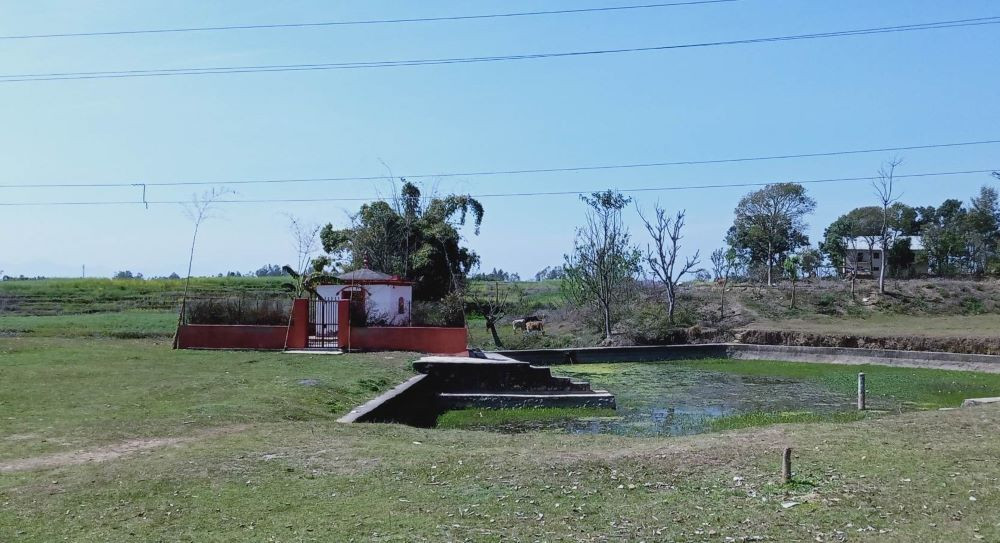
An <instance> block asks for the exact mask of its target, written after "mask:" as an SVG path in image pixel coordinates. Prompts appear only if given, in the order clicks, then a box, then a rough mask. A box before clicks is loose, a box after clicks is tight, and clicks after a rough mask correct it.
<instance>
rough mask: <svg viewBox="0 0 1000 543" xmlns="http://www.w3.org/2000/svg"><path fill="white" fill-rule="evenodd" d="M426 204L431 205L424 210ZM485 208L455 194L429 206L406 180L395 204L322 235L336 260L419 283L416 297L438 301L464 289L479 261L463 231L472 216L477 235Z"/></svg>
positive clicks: (369, 210) (363, 212) (366, 210)
mask: <svg viewBox="0 0 1000 543" xmlns="http://www.w3.org/2000/svg"><path fill="white" fill-rule="evenodd" d="M425 200H427V201H426V205H424V203H425ZM483 213H484V211H483V206H482V204H480V203H479V201H478V200H476V199H474V198H472V197H471V196H468V195H457V194H452V195H448V196H443V197H434V198H430V199H429V200H428V199H426V198H424V197H423V196H421V193H420V189H419V188H418V187H417V186H416V185H414V184H413V183H410V182H408V181H405V180H403V185H402V187H401V189H400V191H399V192H398V193H397V194H395V195H394V196H393V198H392V200H391V202H387V201H377V202H372V203H366V204H363V205H362V206H361V209H360V210H359V211H358V213H357V214H356V215H354V216H352V217H351V225H350V226H349V227H347V228H342V229H337V228H334V227H333V225H332V224H327V225H326V226H325V227H323V229H322V230H321V231H320V241H321V242H322V244H323V250H324V251H325V252H326V253H327V254H329V255H331V256H333V257H334V258H335V259H336V260H339V261H342V262H346V263H347V264H348V265H349V266H351V267H353V268H359V267H361V266H362V265H364V263H365V262H366V261H367V262H368V264H369V266H370V267H371V268H373V269H376V270H378V271H381V272H384V273H390V274H394V275H399V276H401V277H405V278H407V279H411V280H413V281H415V282H416V284H415V285H414V292H413V295H414V297H416V298H417V299H420V300H437V299H441V298H443V297H444V296H445V295H446V294H448V293H450V292H454V291H457V290H459V289H461V288H462V285H463V284H464V282H465V277H466V275H467V274H468V273H469V271H471V270H472V269H473V268H474V267H475V266H476V265H477V264H478V263H479V256H478V255H477V254H476V253H475V252H473V251H471V250H469V249H468V248H467V247H464V246H463V245H462V234H461V231H460V230H461V227H462V226H464V225H466V222H467V220H468V219H469V217H470V216H471V219H472V225H473V227H474V232H475V234H478V233H479V227H480V225H481V224H482V221H483Z"/></svg>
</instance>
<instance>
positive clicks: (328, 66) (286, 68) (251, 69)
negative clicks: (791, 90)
mask: <svg viewBox="0 0 1000 543" xmlns="http://www.w3.org/2000/svg"><path fill="white" fill-rule="evenodd" d="M995 24H1000V16H990V17H979V18H974V19H958V20H952V21H935V22H930V23H916V24H909V25H897V26H884V27H874V28H863V29H854V30H840V31H833V32H821V33H814V34H796V35H789V36H771V37H764V38H748V39H739V40H724V41H712V42H698V43H684V44H672V45H658V46H651V47H626V48H617V49H592V50H584V51H566V52H555V53H527V54H516V55H495V56H485V57H453V58H428V59H407V60H378V61H361V62H331V63H315V64H272V65H247V66H212V67H202V68H190V67H189V68H157V69H137V70H107V71H89V72H49V73H25V74H3V75H0V83H17V82H28V81H66V80H82V79H121V78H134V77H165V76H178V75H210V74H237V73H258V72H297V71H321V70H346V69H365V68H396V67H404V66H432V65H446V64H474V63H487V62H505V61H518V60H537V59H549V58H568V57H584V56H594V55H616V54H625V53H643V52H657V51H669V50H677V49H693V48H702V47H720V46H732V45H747V44H757V43H769V42H782V41H796V40H810V39H821V38H836V37H845V36H861V35H871V34H886V33H897V32H912V31H918V30H936V29H945V28H960V27H970V26H982V25H995Z"/></svg>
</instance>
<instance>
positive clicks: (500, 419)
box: [437, 407, 615, 429]
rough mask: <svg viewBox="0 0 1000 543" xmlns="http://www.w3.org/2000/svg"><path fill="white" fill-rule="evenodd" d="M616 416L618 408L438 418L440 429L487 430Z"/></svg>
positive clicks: (478, 412)
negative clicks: (485, 428)
mask: <svg viewBox="0 0 1000 543" xmlns="http://www.w3.org/2000/svg"><path fill="white" fill-rule="evenodd" d="M613 416H615V410H614V409H598V408H569V407H539V408H534V409H456V410H454V411H446V412H445V413H443V414H442V415H441V416H440V417H438V420H437V427H438V428H442V429H456V428H484V427H498V426H503V425H518V424H525V423H544V422H556V421H563V420H570V419H582V418H591V417H613Z"/></svg>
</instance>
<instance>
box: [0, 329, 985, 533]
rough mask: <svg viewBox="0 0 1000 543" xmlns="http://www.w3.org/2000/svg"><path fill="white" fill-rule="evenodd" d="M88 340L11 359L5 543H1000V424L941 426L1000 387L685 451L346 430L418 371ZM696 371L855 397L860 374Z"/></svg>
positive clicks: (968, 419)
mask: <svg viewBox="0 0 1000 543" xmlns="http://www.w3.org/2000/svg"><path fill="white" fill-rule="evenodd" d="M88 318H93V316H87V317H86V318H81V319H72V318H68V317H56V318H55V319H62V320H60V321H58V324H43V323H46V322H47V321H45V320H41V321H37V322H36V321H33V322H32V326H35V327H36V329H40V330H45V332H44V334H42V333H36V334H35V335H31V334H26V335H17V336H13V337H0V407H2V409H3V413H4V415H3V417H2V418H0V503H2V504H3V507H2V508H0V541H46V542H47V541H53V540H70V541H120V540H140V541H143V540H164V541H184V540H197V541H233V540H261V541H269V540H270V541H329V540H331V539H335V540H338V541H440V540H469V541H500V540H512V541H535V540H550V541H559V540H562V541H605V540H647V541H656V540H679V541H703V540H712V541H715V540H718V541H725V540H726V538H731V540H734V541H739V540H741V538H742V540H744V541H749V540H762V539H759V538H764V539H766V540H772V541H787V540H810V541H812V540H816V538H819V539H820V540H823V541H837V540H843V539H845V538H846V539H847V540H852V541H858V540H860V541H866V540H910V541H917V540H924V541H932V540H948V539H955V540H976V536H981V537H982V538H984V540H986V541H990V540H996V539H998V538H1000V524H998V521H997V519H996V515H995V512H996V511H997V510H998V508H1000V486H998V484H997V480H998V479H1000V466H998V465H997V464H996V463H995V462H989V461H985V460H984V459H989V458H995V457H997V455H998V454H1000V409H996V408H992V407H983V408H977V409H958V410H951V411H938V410H936V409H934V407H937V406H954V405H955V404H956V402H958V401H959V399H960V398H961V397H962V396H964V395H966V394H979V393H982V392H986V391H988V390H987V389H989V387H994V386H997V383H994V381H996V380H998V379H1000V376H994V375H986V376H978V375H977V374H964V373H952V372H929V373H924V372H923V371H921V370H905V371H909V372H910V374H911V375H920V376H924V377H923V378H919V379H908V378H906V376H905V375H899V376H896V378H893V379H891V380H889V379H888V377H885V378H883V377H879V378H878V379H875V378H873V382H891V383H892V388H891V394H893V395H896V396H904V395H905V396H912V397H913V398H914V401H915V402H917V403H920V404H921V406H920V407H926V408H930V409H928V410H914V411H909V412H904V413H902V414H893V415H886V416H878V417H870V418H865V419H863V420H858V421H855V422H844V421H837V422H829V421H824V420H822V419H821V420H818V421H816V422H809V423H801V424H798V423H797V424H778V425H768V426H764V427H750V428H742V429H736V430H729V431H723V432H713V433H707V434H700V435H691V436H682V437H663V436H645V437H642V436H638V437H637V436H621V435H606V434H595V435H574V434H567V433H562V432H526V433H520V434H515V435H510V434H500V433H495V432H486V431H470V430H460V429H450V430H445V429H420V428H411V427H405V426H399V425H382V424H379V425H367V424H359V425H343V424H339V423H336V422H335V419H336V418H337V417H339V416H340V415H342V414H344V413H346V412H347V411H348V410H349V409H350V408H351V407H353V406H355V405H358V404H360V403H362V402H364V401H366V400H367V399H369V398H371V397H373V396H375V395H377V394H378V393H379V392H380V391H382V390H385V389H387V388H388V387H391V386H393V385H395V384H396V383H398V382H400V381H402V380H403V379H405V378H406V377H407V376H409V375H411V374H412V372H411V370H410V369H409V362H410V361H411V360H412V359H413V358H414V355H409V354H405V353H378V354H351V355H341V356H315V355H314V356H298V355H286V354H280V353H254V352H236V351H220V352H205V351H172V350H170V348H169V340H168V339H167V338H158V337H147V338H141V339H120V338H114V337H87V335H88V334H83V333H81V332H80V330H81V329H86V328H88V327H91V328H93V327H95V326H97V325H95V324H94V321H92V320H91V321H88V320H87V319H88ZM102 318H103V317H102ZM42 319H49V317H44V318H42ZM98 328H101V329H102V330H104V331H105V332H106V331H107V330H110V329H112V328H114V324H113V323H112V322H108V321H104V322H102V323H101V324H100V325H99V326H98ZM60 330H62V331H63V332H64V333H66V334H67V335H69V336H75V337H55V336H56V335H57V333H58V331H60ZM102 333H103V332H102ZM685 364H688V365H690V366H691V367H697V366H698V365H699V364H700V365H701V367H702V368H703V369H706V368H708V369H711V370H712V371H719V372H729V371H755V372H758V373H763V374H766V375H769V376H775V375H782V376H784V377H785V378H796V379H805V378H809V379H818V380H824V379H832V382H834V383H835V382H837V380H838V379H840V377H837V376H838V375H841V374H843V375H849V374H850V373H852V372H854V371H855V369H856V368H850V367H846V368H845V367H837V368H832V369H829V370H828V369H826V368H827V367H826V366H821V365H805V364H791V365H790V364H785V363H767V364H761V365H759V366H754V367H756V368H757V369H754V370H750V369H748V368H752V367H750V366H740V365H737V366H730V365H729V363H727V362H724V361H720V362H691V363H685ZM588 367H589V368H590V371H591V373H594V372H597V373H600V372H602V371H603V372H605V375H607V377H605V379H606V380H608V379H613V372H611V369H609V368H604V367H602V366H601V365H593V366H577V367H575V368H574V369H576V370H579V371H583V372H586V371H587V369H588ZM740 368H743V369H740ZM879 370H880V369H877V368H871V369H870V370H869V371H871V372H872V373H873V374H876V373H877V372H878V371H879ZM881 370H885V368H881ZM890 373H891V372H886V373H885V375H890ZM594 379H595V381H596V380H597V379H596V373H595V377H594ZM832 386H839V385H836V384H834V385H832ZM770 422H774V421H773V420H757V421H748V422H747V421H744V422H743V423H742V425H747V424H749V425H757V424H766V423H770ZM785 446H791V447H793V448H794V449H795V458H794V462H795V477H794V480H793V482H792V483H791V484H789V485H782V484H779V481H778V469H779V461H780V451H781V449H782V448H783V447H785ZM970 498H974V500H973V499H970ZM792 502H794V503H795V504H794V505H788V506H787V508H786V507H785V506H783V505H782V504H789V503H792Z"/></svg>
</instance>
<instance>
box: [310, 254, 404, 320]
mask: <svg viewBox="0 0 1000 543" xmlns="http://www.w3.org/2000/svg"><path fill="white" fill-rule="evenodd" d="M336 277H337V281H336V283H334V284H325V285H323V284H321V285H319V286H317V287H316V294H318V295H319V297H320V298H321V299H322V300H324V301H333V300H349V301H350V304H351V315H352V317H351V320H352V321H354V320H355V319H359V318H363V319H364V322H363V323H360V324H361V325H364V324H366V323H377V324H379V325H382V326H406V325H409V324H410V306H411V305H412V304H413V282H412V281H407V280H405V279H401V278H400V277H399V276H396V275H389V274H386V273H382V272H377V271H375V270H371V269H368V268H361V269H357V270H354V271H350V272H347V273H342V274H340V275H338V276H336ZM335 307H336V306H335V305H333V306H327V307H326V310H328V311H333V310H335ZM323 310H324V306H323V305H322V304H320V305H318V306H317V308H316V311H323ZM320 317H321V315H317V319H316V320H317V322H323V321H324V320H325V322H332V318H331V319H321V318H320Z"/></svg>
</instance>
